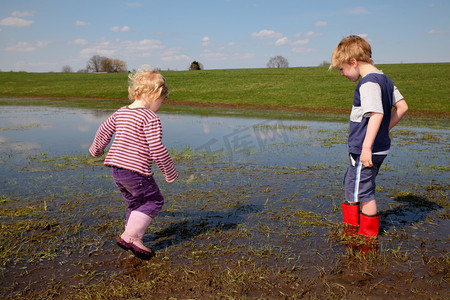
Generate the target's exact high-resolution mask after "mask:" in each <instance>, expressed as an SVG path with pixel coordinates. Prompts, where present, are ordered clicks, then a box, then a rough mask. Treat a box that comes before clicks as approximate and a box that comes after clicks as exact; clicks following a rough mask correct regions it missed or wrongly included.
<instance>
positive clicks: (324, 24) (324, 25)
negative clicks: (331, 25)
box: [314, 21, 328, 27]
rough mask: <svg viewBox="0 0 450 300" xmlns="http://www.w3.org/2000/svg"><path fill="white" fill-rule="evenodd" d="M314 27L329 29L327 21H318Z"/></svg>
mask: <svg viewBox="0 0 450 300" xmlns="http://www.w3.org/2000/svg"><path fill="white" fill-rule="evenodd" d="M314 26H316V27H327V26H328V23H327V22H325V21H317V22H316V23H314Z"/></svg>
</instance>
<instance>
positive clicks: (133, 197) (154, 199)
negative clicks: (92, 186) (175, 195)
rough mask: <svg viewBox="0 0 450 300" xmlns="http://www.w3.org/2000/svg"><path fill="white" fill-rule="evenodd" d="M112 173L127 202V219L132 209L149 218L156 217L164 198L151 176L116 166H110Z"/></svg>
mask: <svg viewBox="0 0 450 300" xmlns="http://www.w3.org/2000/svg"><path fill="white" fill-rule="evenodd" d="M112 175H113V179H114V182H115V183H116V186H117V187H118V188H119V191H120V192H121V193H122V197H123V199H124V200H125V201H126V202H127V204H128V211H127V213H126V220H127V221H128V218H129V217H130V213H131V212H132V211H133V210H136V211H139V212H141V213H144V214H146V215H148V216H149V217H151V218H154V217H156V215H157V214H158V212H159V211H160V210H161V208H162V207H163V205H164V198H163V196H162V195H161V192H160V190H159V187H158V185H157V184H156V182H155V179H154V178H153V176H144V175H142V174H139V173H136V172H133V171H130V170H127V169H122V168H117V167H112Z"/></svg>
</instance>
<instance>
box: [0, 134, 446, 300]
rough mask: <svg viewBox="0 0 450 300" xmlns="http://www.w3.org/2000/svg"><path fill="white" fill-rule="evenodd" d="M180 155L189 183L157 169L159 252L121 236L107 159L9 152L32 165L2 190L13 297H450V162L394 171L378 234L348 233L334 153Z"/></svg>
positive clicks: (8, 292) (326, 141)
mask: <svg viewBox="0 0 450 300" xmlns="http://www.w3.org/2000/svg"><path fill="white" fill-rule="evenodd" d="M277 126H278V125H277ZM275 128H277V127H270V128H268V129H270V130H273V129H275ZM263 129H266V128H263ZM283 130H293V131H296V130H301V131H304V130H308V128H304V127H302V126H298V127H295V126H293V127H290V126H289V125H286V126H285V127H284V128H283ZM309 133H311V136H310V140H311V141H312V142H314V143H316V144H317V145H319V146H320V147H325V148H327V147H332V145H333V144H340V143H341V142H342V140H343V137H344V135H341V134H339V133H338V132H336V131H335V130H332V129H330V130H329V131H327V130H324V131H321V132H312V131H310V132H309ZM398 135H399V137H403V138H405V139H408V138H409V137H411V134H409V133H408V132H405V133H404V134H403V133H402V132H399V133H398ZM423 136H424V137H425V136H426V134H424V135H423ZM426 140H427V141H432V144H433V146H434V148H433V149H441V148H439V147H438V145H437V143H438V142H437V141H435V140H433V139H432V138H430V137H427V138H426ZM290 142H292V143H294V144H295V143H296V141H295V140H292V141H290ZM430 144H431V143H430ZM278 146H279V145H278ZM440 147H442V145H441V146H440ZM273 149H277V150H273ZM169 151H170V153H171V155H172V156H173V158H174V160H175V161H176V164H177V167H178V168H179V171H180V179H179V180H178V181H177V182H175V183H174V184H171V185H170V186H168V185H167V184H165V183H164V180H163V177H162V175H161V173H160V172H159V171H156V172H155V173H156V175H155V178H156V181H157V182H158V184H160V188H161V191H162V193H163V195H164V197H165V205H164V208H163V210H162V211H161V212H160V213H159V214H158V217H157V218H155V220H154V221H153V222H152V224H151V225H150V228H149V230H148V234H147V235H146V236H145V239H144V243H145V244H146V245H147V246H149V247H151V248H152V249H153V250H154V251H155V252H156V257H155V258H154V259H152V260H150V261H141V260H139V259H137V258H136V257H134V256H130V254H129V253H127V252H124V251H122V250H121V249H118V247H116V245H115V244H114V242H115V239H116V238H117V237H118V235H119V234H120V233H121V232H122V230H123V228H124V212H125V210H126V206H125V204H124V202H123V200H122V199H121V197H120V195H119V193H118V192H117V189H116V187H115V186H114V184H113V182H112V179H111V176H110V175H109V174H110V171H109V170H107V169H106V168H104V167H103V166H102V162H103V158H91V157H90V156H88V155H62V156H56V157H50V155H48V154H46V153H41V154H38V155H34V156H30V157H28V159H27V160H25V161H23V159H22V157H21V156H18V155H19V154H18V153H15V152H9V153H4V152H3V153H0V155H1V156H2V160H3V161H19V162H21V163H22V164H23V165H25V166H23V165H22V164H20V163H18V164H17V165H15V164H13V165H11V166H10V165H8V166H9V168H10V169H8V179H7V180H5V181H4V184H5V188H6V187H7V188H8V191H9V192H4V191H3V190H2V192H1V194H0V203H1V204H2V205H1V207H0V216H1V217H0V230H1V233H0V259H1V261H0V262H1V263H0V297H2V298H15V299H31V298H33V299H39V298H40V299H60V298H71V299H124V298H155V299H163V298H168V297H173V298H194V299H201V298H230V299H233V298H272V299H278V298H279V299H286V298H288V299H289V298H291V299H297V298H311V299H315V298H327V299H343V298H358V299H360V298H383V297H386V295H388V296H392V297H395V296H398V295H400V296H399V297H405V298H412V299H423V298H445V296H446V293H447V291H448V287H449V286H448V270H449V267H450V259H449V257H448V251H447V250H446V249H447V243H448V241H447V240H446V239H445V236H446V234H447V235H448V233H447V232H446V231H445V228H446V226H447V225H448V224H449V218H448V215H449V214H448V212H449V209H450V203H449V200H448V187H449V186H448V183H447V182H446V181H445V175H446V173H445V172H446V171H447V169H446V168H445V167H442V168H436V167H430V168H428V169H433V170H434V172H435V173H434V174H433V177H432V178H434V179H428V178H429V177H428V176H429V173H428V169H427V170H425V168H414V167H412V168H411V169H413V170H414V172H412V173H413V174H414V176H415V177H414V178H415V179H416V181H415V182H407V181H404V180H400V178H402V175H403V173H402V170H396V169H395V168H390V169H387V170H386V169H383V172H385V174H383V176H386V179H385V181H384V182H383V185H382V188H380V189H378V190H377V193H378V194H379V195H380V196H381V197H382V198H383V199H385V198H387V199H388V200H387V201H388V203H392V205H389V204H386V203H385V202H383V201H381V202H380V214H381V215H382V218H383V220H384V221H383V222H382V234H381V235H380V236H379V239H378V240H369V241H368V240H363V239H359V238H357V239H355V238H348V237H346V236H344V235H343V233H342V226H341V215H340V208H339V205H340V202H341V201H340V200H341V198H342V196H343V195H342V191H341V186H340V184H341V183H340V182H341V180H342V176H343V175H344V174H343V172H344V171H345V170H343V168H342V166H339V165H335V164H330V163H327V161H326V157H325V158H324V161H320V162H312V163H303V164H297V165H288V166H283V165H281V166H278V165H271V164H270V163H266V162H258V163H255V162H253V163H249V162H248V161H246V160H239V159H238V160H234V161H230V160H229V159H228V157H226V154H225V153H216V154H211V153H207V152H202V151H198V150H195V149H192V148H190V147H186V148H183V149H175V148H173V149H169ZM267 151H269V152H270V151H273V152H276V153H272V154H274V155H278V154H279V148H277V147H275V148H269V149H268V150H267ZM412 151H414V150H412ZM408 154H409V155H411V154H412V153H411V152H408ZM246 155H247V157H251V156H253V155H257V154H256V153H248V154H246ZM419 163H420V164H421V162H419ZM35 170H40V172H39V173H36V172H34V171H35ZM383 176H382V178H383ZM23 182H26V184H23ZM5 191H6V189H5ZM355 286H357V287H358V288H355Z"/></svg>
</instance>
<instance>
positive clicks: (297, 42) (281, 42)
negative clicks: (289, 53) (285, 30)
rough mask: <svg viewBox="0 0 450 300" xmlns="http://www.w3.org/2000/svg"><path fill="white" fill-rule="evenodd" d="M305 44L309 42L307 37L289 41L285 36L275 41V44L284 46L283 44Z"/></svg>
mask: <svg viewBox="0 0 450 300" xmlns="http://www.w3.org/2000/svg"><path fill="white" fill-rule="evenodd" d="M306 44H309V39H304V40H297V41H291V40H289V39H288V38H287V37H282V38H281V39H278V40H277V41H276V42H275V46H284V45H289V46H298V45H306Z"/></svg>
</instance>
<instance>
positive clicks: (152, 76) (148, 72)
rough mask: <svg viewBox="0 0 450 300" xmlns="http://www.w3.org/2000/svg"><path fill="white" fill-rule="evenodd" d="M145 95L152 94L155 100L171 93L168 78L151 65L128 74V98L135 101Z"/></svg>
mask: <svg viewBox="0 0 450 300" xmlns="http://www.w3.org/2000/svg"><path fill="white" fill-rule="evenodd" d="M143 95H151V96H152V97H155V98H154V99H155V100H156V99H158V98H161V97H167V96H168V95H169V88H168V87H167V84H166V79H165V78H164V77H163V76H162V75H161V74H159V73H158V71H156V70H155V69H154V68H152V67H150V66H142V67H141V68H140V69H139V70H138V71H137V72H133V73H131V74H130V75H128V98H129V99H130V100H132V101H134V100H136V99H139V98H141V97H142V96H143Z"/></svg>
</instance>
